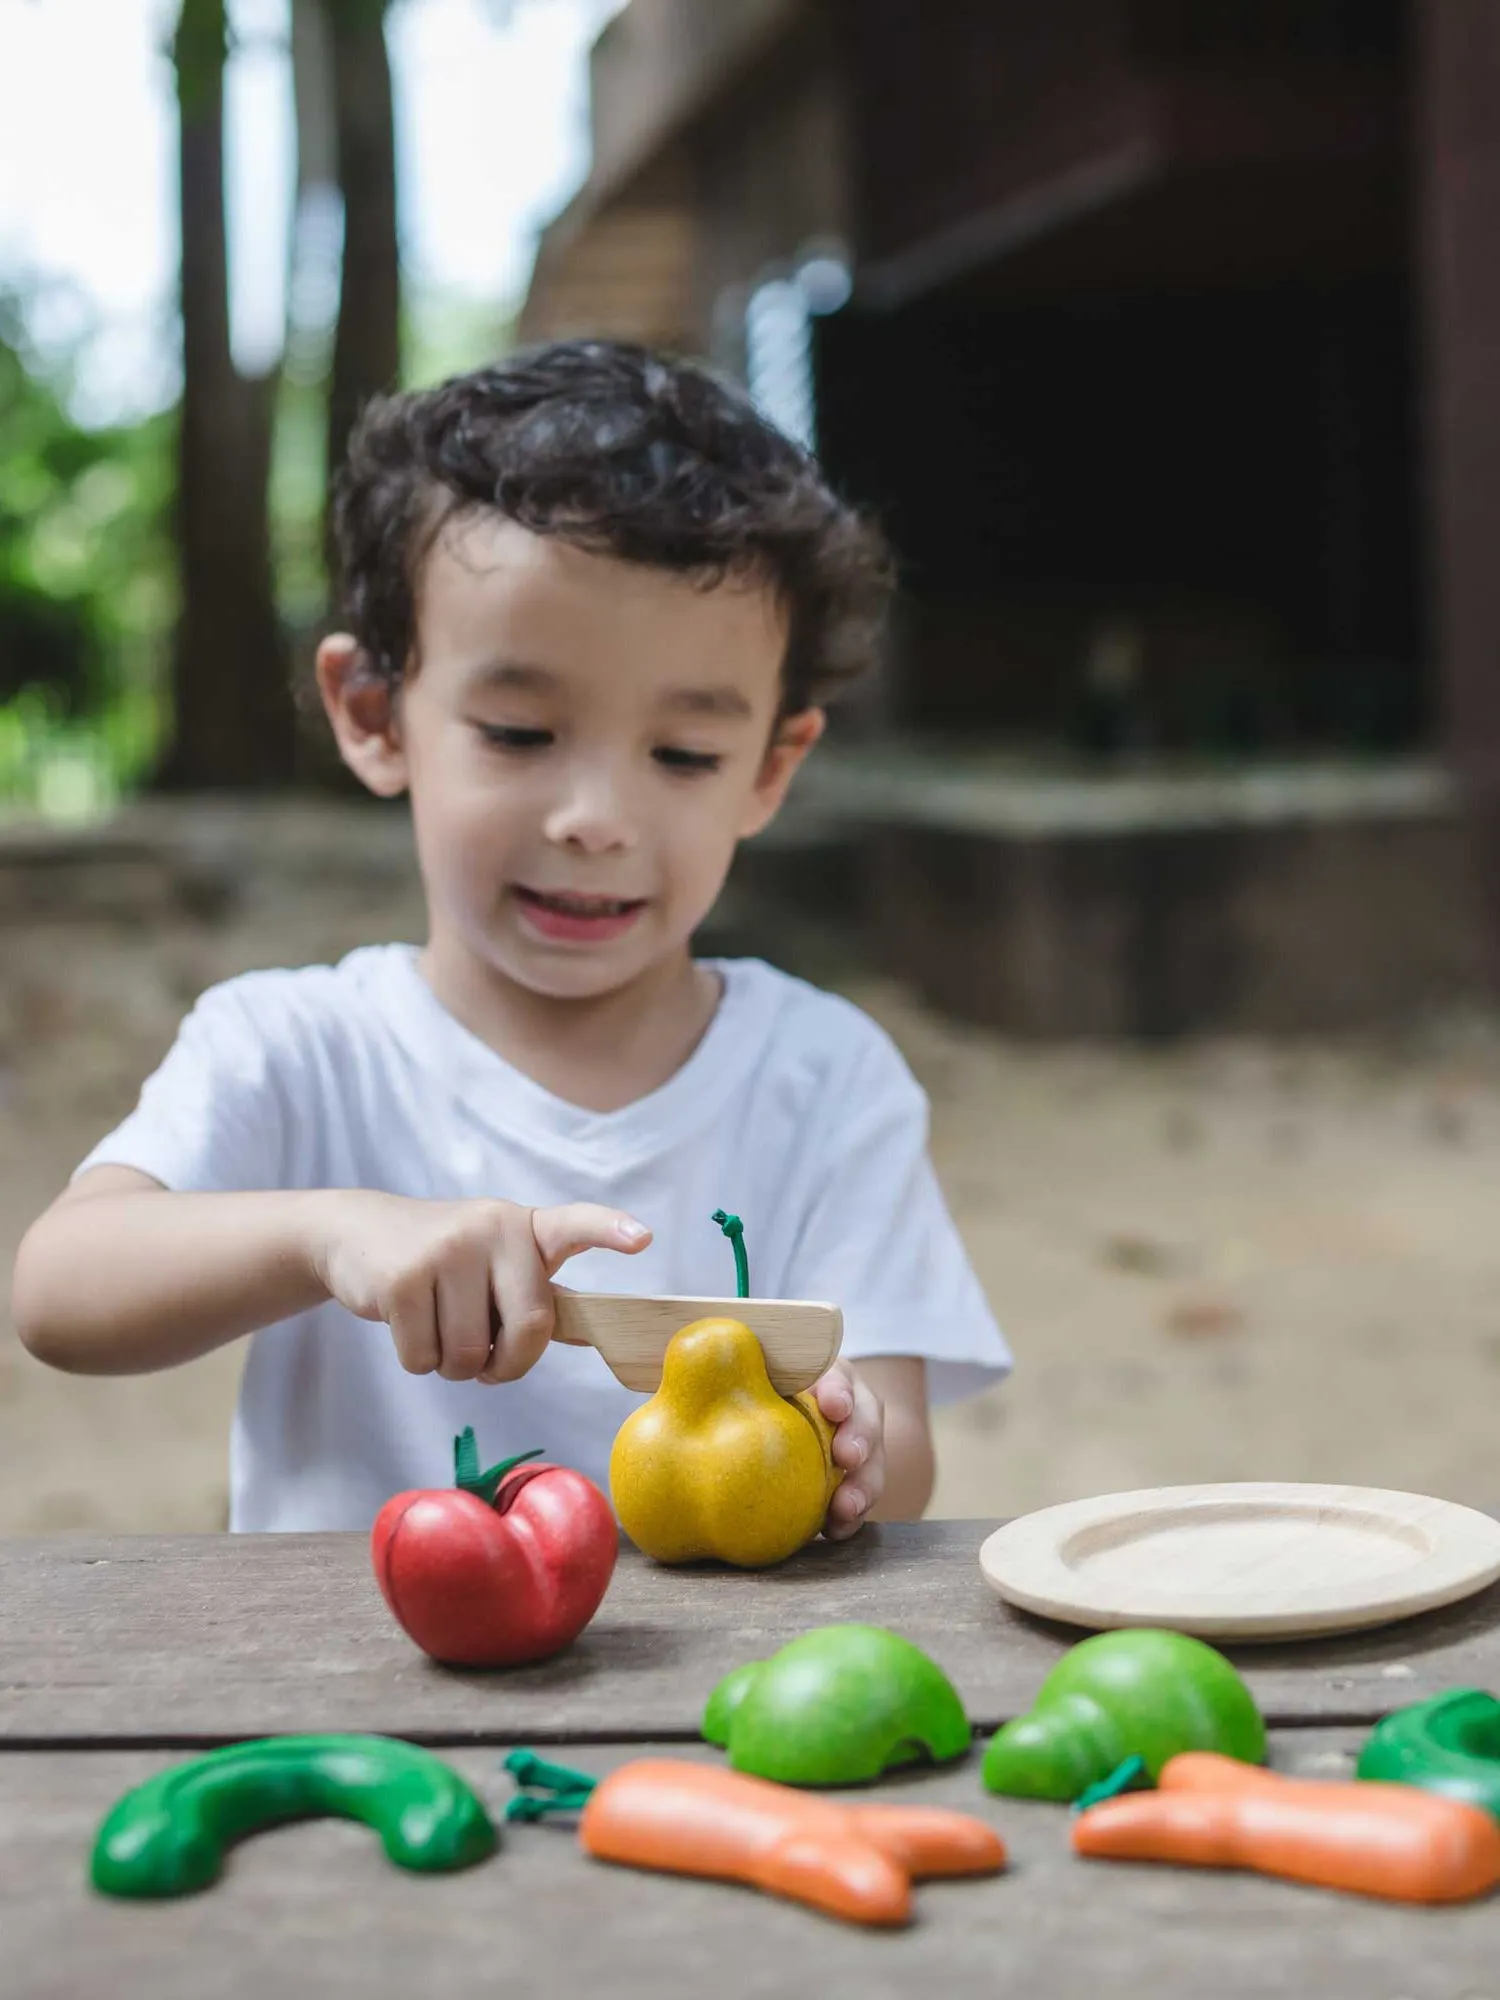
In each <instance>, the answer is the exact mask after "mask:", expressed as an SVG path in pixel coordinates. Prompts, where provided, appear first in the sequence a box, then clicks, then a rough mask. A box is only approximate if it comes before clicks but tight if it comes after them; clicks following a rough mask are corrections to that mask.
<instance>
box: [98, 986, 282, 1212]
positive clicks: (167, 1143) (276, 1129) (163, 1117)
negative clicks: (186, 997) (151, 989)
mask: <svg viewBox="0 0 1500 2000" xmlns="http://www.w3.org/2000/svg"><path fill="white" fill-rule="evenodd" d="M240 983H241V982H237V981H231V982H229V983H228V984H226V985H224V986H219V987H211V988H210V989H209V990H208V992H206V993H205V994H204V995H203V996H202V997H201V999H200V1000H199V1001H198V1003H197V1005H196V1006H195V1007H194V1008H193V1010H192V1012H191V1013H190V1014H189V1015H188V1016H187V1019H186V1020H185V1021H184V1022H183V1023H182V1026H181V1027H180V1028H179V1030H178V1032H177V1039H176V1040H175V1041H174V1042H173V1044H172V1046H171V1048H170V1049H169V1050H168V1051H167V1054H166V1056H165V1057H164V1058H163V1060H162V1062H161V1064H160V1065H159V1066H158V1068H157V1069H156V1070H155V1071H153V1073H152V1074H151V1075H150V1076H149V1077H148V1078H147V1079H146V1081H145V1083H144V1084H143V1085H142V1087H141V1093H140V1097H139V1100H138V1101H137V1104H136V1107H135V1109H134V1111H132V1112H131V1113H130V1115H129V1117H127V1118H126V1119H125V1120H124V1122H123V1123H122V1124H120V1125H117V1126H116V1128H115V1129H114V1131H113V1132H111V1133H110V1134H109V1136H108V1137H107V1138H105V1139H101V1140H100V1142H99V1144H98V1145H97V1146H95V1148H94V1149H93V1151H92V1152H91V1153H90V1154H89V1155H88V1157H87V1158H86V1159H85V1160H83V1161H82V1162H80V1164H79V1165H78V1167H76V1168H75V1170H74V1173H73V1178H74V1179H75V1180H76V1179H77V1178H78V1176H79V1175H80V1174H82V1173H86V1172H87V1171H88V1169H89V1168H90V1167H103V1166H112V1167H134V1168H136V1169H137V1170H138V1171H139V1172H141V1173H145V1174H150V1175H151V1176H152V1178H153V1179H155V1180H158V1181H160V1182H161V1184H162V1185H163V1187H166V1188H169V1189H171V1190H172V1191H173V1192H174V1193H181V1194H205V1193H238V1192H241V1191H244V1190H250V1189H258V1188H275V1187H282V1186H285V1185H287V1152H288V1145H289V1136H290V1121H289V1119H288V1116H287V1103H288V1091H287V1079H286V1076H285V1073H284V1071H285V1065H284V1064H283V1063H282V1062H280V1061H279V1060H278V1058H277V1055H276V1051H275V1048H274V1044H273V1040H272V1038H271V1037H270V1036H269V1035H268V1033H267V1031H266V1027H265V1024H264V1023H263V1022H261V1021H258V1019H257V1016H256V1012H255V1010H254V1009H253V1008H252V1007H250V1006H249V1005H248V1004H247V1001H246V998H245V996H244V995H243V994H242V993H241V992H240V991H239V990H238V988H239V985H240Z"/></svg>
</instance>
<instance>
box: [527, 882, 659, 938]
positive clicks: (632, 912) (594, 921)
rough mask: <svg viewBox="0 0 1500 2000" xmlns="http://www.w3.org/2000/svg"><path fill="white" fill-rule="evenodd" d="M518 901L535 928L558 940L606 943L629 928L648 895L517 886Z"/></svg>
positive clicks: (644, 905)
mask: <svg viewBox="0 0 1500 2000" xmlns="http://www.w3.org/2000/svg"><path fill="white" fill-rule="evenodd" d="M516 901H517V902H518V903H519V904H520V906H521V912H522V915H523V916H524V917H525V919H526V921H527V922H528V923H529V924H530V925H531V927H532V929H533V930H537V931H540V932H541V934H542V936H543V937H545V938H547V939H549V940H551V941H552V942H555V943H569V944H602V943H604V942H605V941H607V940H608V939H610V938H615V937H619V936H621V935H622V933H623V932H625V931H628V930H629V929H630V926H631V925H632V924H633V923H634V922H635V920H636V918H637V917H638V916H639V915H640V913H641V911H642V910H644V909H645V907H646V900H645V898H644V897H635V896H578V895H572V894H567V893H564V892H562V891H556V892H554V891H543V890H540V889H524V888H521V887H520V886H517V889H516Z"/></svg>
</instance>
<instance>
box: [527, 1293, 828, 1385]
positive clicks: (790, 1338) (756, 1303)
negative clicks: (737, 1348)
mask: <svg viewBox="0 0 1500 2000" xmlns="http://www.w3.org/2000/svg"><path fill="white" fill-rule="evenodd" d="M553 1290H554V1292H555V1294H556V1300H557V1324H556V1331H555V1332H554V1334H553V1339H554V1340H561V1341H563V1342H565V1343H566V1344H567V1345H568V1346H570V1347H597V1348H598V1350H599V1352H600V1353H601V1354H602V1355H603V1356H604V1359H605V1360H606V1361H607V1362H608V1364H609V1366H610V1368H611V1370H612V1371H613V1373H614V1375H615V1377H616V1378H617V1380H619V1381H621V1382H623V1383H624V1385H625V1387H626V1388H627V1389H640V1390H646V1391H649V1390H652V1389H658V1388H660V1387H661V1364H662V1357H663V1355H664V1354H665V1353H666V1351H667V1342H668V1341H669V1340H670V1339H671V1338H672V1335H673V1334H674V1333H676V1332H677V1331H678V1329H679V1328H680V1327H684V1326H689V1325H691V1323H692V1322H693V1321H694V1320H695V1319H737V1320H742V1321H743V1322H744V1324H745V1325H746V1326H748V1327H749V1329H750V1331H751V1332H752V1333H753V1334H754V1335H755V1337H756V1339H757V1340H758V1341H759V1342H760V1345H761V1351H762V1353H763V1354H764V1355H765V1357H766V1373H767V1374H768V1375H769V1376H770V1378H771V1386H772V1388H773V1389H775V1390H776V1391H777V1393H778V1394H779V1395H782V1396H795V1395H796V1393H797V1391H798V1390H799V1389H810V1388H811V1387H812V1385H813V1383H814V1382H816V1381H817V1379H818V1377H819V1376H820V1375H823V1374H826V1372H827V1371H828V1369H829V1367H830V1366H831V1365H832V1363H833V1359H834V1357H835V1355H837V1353H838V1351H839V1346H840V1343H841V1342H842V1340H843V1337H844V1316H843V1314H842V1313H841V1312H840V1311H839V1309H838V1307H837V1306H829V1305H822V1304H820V1303H818V1302H816V1301H814V1300H810V1299H674V1298H631V1297H629V1296H628V1295H625V1294H615V1293H612V1292H570V1291H568V1290H567V1289H566V1288H565V1287H564V1286H562V1285H556V1286H554V1287H553Z"/></svg>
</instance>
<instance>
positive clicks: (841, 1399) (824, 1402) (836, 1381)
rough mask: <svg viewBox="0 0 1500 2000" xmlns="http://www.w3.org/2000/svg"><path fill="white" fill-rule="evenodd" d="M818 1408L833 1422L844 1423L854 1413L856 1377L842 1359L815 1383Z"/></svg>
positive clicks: (814, 1388) (814, 1391)
mask: <svg viewBox="0 0 1500 2000" xmlns="http://www.w3.org/2000/svg"><path fill="white" fill-rule="evenodd" d="M813 1394H814V1395H815V1396H816V1397H817V1399H818V1408H819V1409H820V1410H821V1411H822V1412H823V1414H824V1416H825V1417H827V1419H828V1421H829V1423H831V1424H842V1423H845V1422H847V1420H848V1419H849V1418H850V1417H852V1416H853V1415H854V1411H855V1397H854V1377H853V1375H852V1374H851V1373H850V1371H849V1369H848V1368H847V1367H845V1365H844V1364H843V1363H842V1362H841V1361H835V1363H834V1364H833V1366H832V1367H831V1368H830V1369H829V1371H828V1373H827V1374H826V1375H824V1376H822V1377H820V1379H819V1380H818V1381H817V1382H815V1383H814V1384H813Z"/></svg>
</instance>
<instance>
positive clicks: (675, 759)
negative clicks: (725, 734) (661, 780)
mask: <svg viewBox="0 0 1500 2000" xmlns="http://www.w3.org/2000/svg"><path fill="white" fill-rule="evenodd" d="M651 754H652V756H653V757H654V758H655V759H656V761H657V763H658V764H661V765H663V766H664V767H665V769H667V770H668V771H688V772H697V771H717V770H718V768H719V766H720V765H721V764H722V763H723V761H724V759H723V758H722V757H721V756H720V755H719V753H718V752H717V751H716V750H676V749H674V748H673V747H672V746H671V745H670V744H668V743H664V744H662V745H661V746H660V748H658V749H656V750H653V751H652V753H651Z"/></svg>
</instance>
